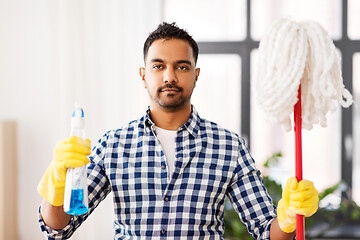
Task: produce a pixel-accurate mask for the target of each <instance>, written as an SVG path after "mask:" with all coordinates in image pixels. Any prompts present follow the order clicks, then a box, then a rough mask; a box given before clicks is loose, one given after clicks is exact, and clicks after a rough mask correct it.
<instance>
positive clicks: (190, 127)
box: [144, 105, 201, 137]
mask: <svg viewBox="0 0 360 240" xmlns="http://www.w3.org/2000/svg"><path fill="white" fill-rule="evenodd" d="M144 121H145V130H146V131H149V130H150V129H151V128H153V127H154V126H155V123H154V122H153V121H152V120H151V117H150V107H148V109H147V110H146V113H145V115H144ZM200 122H201V118H200V116H199V114H198V112H197V110H196V108H195V107H194V106H193V105H191V115H190V117H189V119H188V121H187V122H186V123H185V124H183V125H182V126H180V127H179V129H178V131H182V130H184V129H186V130H187V131H188V132H189V133H190V134H191V135H193V137H196V135H197V134H198V132H199V129H200Z"/></svg>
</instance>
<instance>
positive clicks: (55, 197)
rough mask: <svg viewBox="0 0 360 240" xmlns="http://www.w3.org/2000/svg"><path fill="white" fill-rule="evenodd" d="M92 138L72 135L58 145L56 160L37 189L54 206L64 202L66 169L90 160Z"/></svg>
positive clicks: (79, 165) (55, 152)
mask: <svg viewBox="0 0 360 240" xmlns="http://www.w3.org/2000/svg"><path fill="white" fill-rule="evenodd" d="M90 153H91V145H90V140H89V139H86V140H83V139H81V138H79V137H76V136H72V137H70V138H67V139H64V140H62V141H60V142H58V144H57V145H56V148H55V151H54V160H53V161H52V162H51V164H50V165H49V167H48V168H47V170H46V172H45V174H44V176H43V177H42V179H41V181H40V183H39V185H38V187H37V190H38V192H39V193H40V195H41V196H42V197H43V198H44V199H45V200H46V201H48V202H49V203H50V204H51V205H53V206H61V205H63V204H64V191H65V179H66V171H67V169H68V168H69V167H71V168H77V167H81V166H83V165H86V164H88V163H89V162H90V160H89V159H88V157H87V156H88V155H89V154H90Z"/></svg>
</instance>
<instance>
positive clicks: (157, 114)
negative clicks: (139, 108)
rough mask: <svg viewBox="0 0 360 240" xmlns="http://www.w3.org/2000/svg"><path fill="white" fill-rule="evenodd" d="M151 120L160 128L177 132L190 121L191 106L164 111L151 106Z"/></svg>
mask: <svg viewBox="0 0 360 240" xmlns="http://www.w3.org/2000/svg"><path fill="white" fill-rule="evenodd" d="M150 115H151V120H152V121H153V122H154V123H155V125H156V126H157V127H159V128H162V129H166V130H172V131H176V130H178V128H179V127H180V126H181V125H183V124H184V123H186V122H187V121H188V120H189V117H190V115H191V105H189V106H187V107H184V108H181V109H176V110H174V109H163V108H161V107H152V106H151V105H150Z"/></svg>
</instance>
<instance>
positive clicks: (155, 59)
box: [150, 58, 192, 66]
mask: <svg viewBox="0 0 360 240" xmlns="http://www.w3.org/2000/svg"><path fill="white" fill-rule="evenodd" d="M150 62H161V63H164V60H162V59H160V58H154V59H151V60H150ZM176 63H177V64H181V63H186V64H188V65H190V66H191V65H192V64H191V61H189V60H178V61H176Z"/></svg>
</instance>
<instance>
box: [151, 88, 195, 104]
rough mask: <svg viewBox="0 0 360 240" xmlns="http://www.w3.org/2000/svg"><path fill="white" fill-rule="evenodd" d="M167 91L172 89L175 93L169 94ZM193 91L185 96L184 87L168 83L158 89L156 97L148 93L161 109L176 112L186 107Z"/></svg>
mask: <svg viewBox="0 0 360 240" xmlns="http://www.w3.org/2000/svg"><path fill="white" fill-rule="evenodd" d="M167 89H171V90H172V91H173V92H170V93H168V92H167V91H166V90H167ZM192 90H193V89H192ZM192 90H191V92H190V93H189V94H188V95H184V89H183V88H182V87H180V86H177V85H176V84H171V83H166V84H164V85H163V86H161V87H159V88H158V89H157V91H156V94H155V96H154V95H153V94H151V93H150V92H149V91H148V92H149V96H150V98H151V99H152V100H153V101H154V102H156V103H157V104H158V105H159V106H160V107H162V108H164V109H167V110H176V109H180V108H182V107H184V106H186V105H187V104H188V103H189V102H190V99H191V95H192Z"/></svg>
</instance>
